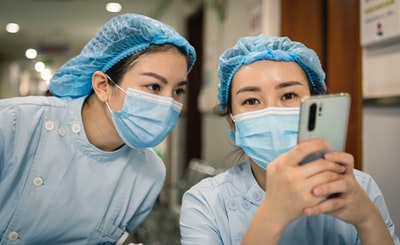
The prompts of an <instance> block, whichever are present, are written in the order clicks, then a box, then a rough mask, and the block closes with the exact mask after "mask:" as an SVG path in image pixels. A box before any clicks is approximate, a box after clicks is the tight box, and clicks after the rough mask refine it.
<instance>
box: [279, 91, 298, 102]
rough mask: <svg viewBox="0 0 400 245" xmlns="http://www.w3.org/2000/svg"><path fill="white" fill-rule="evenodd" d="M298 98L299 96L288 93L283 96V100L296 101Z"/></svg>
mask: <svg viewBox="0 0 400 245" xmlns="http://www.w3.org/2000/svg"><path fill="white" fill-rule="evenodd" d="M296 97H297V94H295V93H293V92H290V93H286V94H284V95H283V96H282V100H292V99H295V98H296Z"/></svg>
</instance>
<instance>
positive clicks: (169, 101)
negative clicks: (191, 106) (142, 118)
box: [126, 88, 183, 112]
mask: <svg viewBox="0 0 400 245" xmlns="http://www.w3.org/2000/svg"><path fill="white" fill-rule="evenodd" d="M126 94H127V95H129V96H132V97H136V98H138V99H142V100H145V101H149V102H152V103H155V104H159V105H167V106H171V107H172V108H173V109H174V110H175V111H177V112H180V111H181V109H182V107H183V104H182V103H180V102H178V101H176V100H174V99H173V98H172V97H165V96H160V95H155V94H151V93H147V92H144V91H140V90H137V89H133V88H128V91H127V92H126Z"/></svg>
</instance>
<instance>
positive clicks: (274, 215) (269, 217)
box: [241, 202, 286, 245]
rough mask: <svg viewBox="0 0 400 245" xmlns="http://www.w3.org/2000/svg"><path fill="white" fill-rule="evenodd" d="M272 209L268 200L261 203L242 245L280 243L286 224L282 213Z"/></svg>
mask: <svg viewBox="0 0 400 245" xmlns="http://www.w3.org/2000/svg"><path fill="white" fill-rule="evenodd" d="M271 210H273V209H270V208H269V207H268V204H267V203H266V202H263V203H262V204H261V205H260V207H259V208H258V210H257V212H256V213H255V215H254V218H253V220H252V222H251V223H250V226H249V228H248V230H247V232H246V234H245V236H244V238H243V240H242V243H241V245H252V244H268V245H274V244H278V243H279V240H280V238H281V236H282V233H283V231H284V229H285V227H286V225H285V224H284V222H282V214H279V212H271Z"/></svg>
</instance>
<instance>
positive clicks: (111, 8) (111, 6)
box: [106, 2, 122, 13]
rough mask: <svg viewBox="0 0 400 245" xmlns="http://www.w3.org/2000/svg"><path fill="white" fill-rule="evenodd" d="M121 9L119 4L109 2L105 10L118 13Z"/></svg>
mask: <svg viewBox="0 0 400 245" xmlns="http://www.w3.org/2000/svg"><path fill="white" fill-rule="evenodd" d="M121 9H122V6H121V4H119V3H117V2H109V3H107V5H106V10H107V11H108V12H111V13H118V12H119V11H121Z"/></svg>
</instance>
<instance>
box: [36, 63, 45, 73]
mask: <svg viewBox="0 0 400 245" xmlns="http://www.w3.org/2000/svg"><path fill="white" fill-rule="evenodd" d="M45 68H46V65H45V64H44V63H43V62H41V61H38V62H36V64H35V70H36V71H37V72H42V71H43V70H44V69H45Z"/></svg>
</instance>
